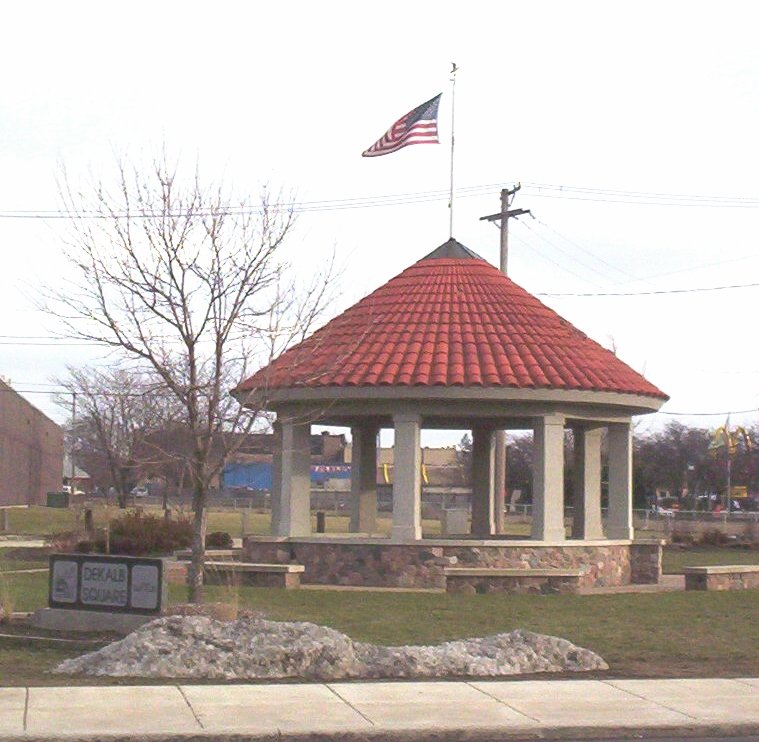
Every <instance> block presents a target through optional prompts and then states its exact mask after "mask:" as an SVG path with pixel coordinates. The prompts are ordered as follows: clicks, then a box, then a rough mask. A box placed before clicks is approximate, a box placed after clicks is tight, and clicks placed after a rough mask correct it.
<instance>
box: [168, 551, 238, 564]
mask: <svg viewBox="0 0 759 742" xmlns="http://www.w3.org/2000/svg"><path fill="white" fill-rule="evenodd" d="M205 553H206V559H217V560H224V559H228V560H229V561H233V560H238V559H241V558H242V549H206V552H205ZM174 556H175V557H176V558H177V559H178V560H179V561H187V560H189V559H191V558H192V551H191V550H190V549H181V550H180V551H175V552H174Z"/></svg>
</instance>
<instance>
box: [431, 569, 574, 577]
mask: <svg viewBox="0 0 759 742" xmlns="http://www.w3.org/2000/svg"><path fill="white" fill-rule="evenodd" d="M443 573H444V574H445V576H446V577H582V576H583V575H584V574H586V573H587V570H586V569H584V568H566V569H565V568H557V569H552V568H550V567H548V568H532V567H445V568H444V569H443Z"/></svg>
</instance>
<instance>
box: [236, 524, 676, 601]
mask: <svg viewBox="0 0 759 742" xmlns="http://www.w3.org/2000/svg"><path fill="white" fill-rule="evenodd" d="M662 544H663V542H662V541H660V540H646V541H629V540H619V541H607V540H604V541H581V542H580V541H578V542H576V543H573V542H572V541H563V542H556V543H548V542H536V541H530V540H511V539H508V540H507V539H492V540H474V539H439V538H437V539H424V541H415V542H408V543H398V542H395V541H390V540H389V539H385V538H357V537H355V536H353V537H337V536H310V537H289V538H287V537H281V538H275V537H267V536H248V537H246V539H245V542H244V556H245V558H246V559H247V560H248V561H251V562H256V563H271V564H288V563H297V564H302V565H303V566H304V567H305V571H304V572H303V574H302V576H301V582H302V583H304V584H315V585H349V586H357V587H361V586H363V587H396V588H397V587H401V588H441V589H444V588H445V586H446V585H445V574H444V569H445V568H446V567H454V566H458V567H480V568H493V569H496V568H501V569H505V568H525V569H552V568H553V569H577V568H581V569H584V570H586V571H585V573H584V574H583V575H582V576H581V577H580V587H581V588H586V587H611V586H620V585H628V584H631V583H633V584H655V583H657V582H658V581H659V578H660V576H661V557H662Z"/></svg>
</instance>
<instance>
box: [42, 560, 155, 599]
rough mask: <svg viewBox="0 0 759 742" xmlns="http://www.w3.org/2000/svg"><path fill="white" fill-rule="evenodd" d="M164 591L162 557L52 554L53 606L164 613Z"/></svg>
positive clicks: (51, 595)
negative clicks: (162, 611) (162, 609)
mask: <svg viewBox="0 0 759 742" xmlns="http://www.w3.org/2000/svg"><path fill="white" fill-rule="evenodd" d="M164 592H165V585H164V579H163V562H162V561H161V560H160V559H143V558H139V557H121V556H92V555H89V554H55V555H53V556H51V557H50V584H49V593H48V604H49V605H50V607H51V608H74V609H77V610H90V611H109V612H112V613H160V612H161V608H162V605H163V602H164Z"/></svg>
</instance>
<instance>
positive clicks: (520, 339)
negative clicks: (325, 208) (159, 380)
mask: <svg viewBox="0 0 759 742" xmlns="http://www.w3.org/2000/svg"><path fill="white" fill-rule="evenodd" d="M376 386H395V387H424V386H441V387H446V386H457V387H511V388H517V389H563V390H580V391H599V392H620V393H629V394H638V395H644V396H650V397H657V398H662V399H666V398H667V395H666V394H664V392H662V391H661V390H659V389H657V388H656V387H655V386H654V385H653V384H651V383H649V382H648V381H647V380H646V379H645V378H643V376H641V375H640V374H639V373H637V372H636V371H633V370H632V369H631V368H630V367H629V366H628V365H627V364H625V363H623V362H622V361H620V360H619V359H618V358H617V357H616V356H615V355H614V354H613V353H611V352H610V351H608V350H606V349H605V348H603V347H601V346H600V345H598V343H596V342H594V341H593V340H591V339H590V338H588V337H587V336H586V335H585V334H583V333H582V332H580V331H579V330H578V329H576V328H575V327H573V326H572V325H571V324H570V323H569V322H567V321H566V320H564V319H562V318H561V317H560V316H559V315H558V314H556V312H554V311H553V310H552V309H549V308H548V307H547V306H545V305H544V304H542V303H541V302H540V301H539V300H538V299H536V298H535V297H534V296H532V295H531V294H529V293H528V292H527V291H525V290H524V289H523V288H521V287H520V286H517V284H515V283H514V282H513V281H512V280H510V279H509V278H507V277H506V276H504V275H503V274H502V273H501V272H500V271H499V270H498V269H497V268H495V267H494V266H492V265H490V263H488V262H486V261H485V260H482V259H481V258H479V257H477V256H476V255H475V254H474V253H472V252H471V251H469V250H468V249H467V248H465V247H464V246H463V245H460V244H459V243H457V242H455V241H453V240H451V241H449V242H447V243H445V244H444V245H442V246H441V247H440V248H438V249H437V250H435V251H434V252H432V253H430V255H428V256H426V257H425V258H422V259H421V260H420V261H419V262H417V263H415V264H414V265H412V266H411V267H409V268H407V269H406V270H405V271H403V272H402V273H401V274H400V275H398V276H396V277H395V278H393V279H391V280H390V281H388V282H387V283H386V284H385V285H384V286H381V287H380V288H378V289H377V290H376V291H374V292H373V293H371V294H369V296H367V297H365V298H364V299H362V300H361V301H359V302H358V303H357V304H355V305H353V306H352V307H350V308H349V309H347V310H346V311H345V312H343V313H342V314H341V315H339V316H338V317H336V318H335V319H333V320H332V321H331V322H329V323H328V324H326V325H325V326H324V327H322V328H321V329H320V330H318V331H317V332H315V333H314V334H313V335H311V336H310V337H309V338H307V339H306V340H304V341H303V342H302V343H300V344H299V345H296V346H295V347H293V348H291V349H290V350H288V351H287V352H285V353H283V354H282V355H281V356H279V357H278V358H277V359H275V360H274V361H273V362H272V363H270V364H269V365H268V366H266V367H265V368H263V369H261V370H260V371H258V372H257V373H256V374H254V375H253V376H252V377H250V378H249V379H247V380H246V381H244V382H242V384H240V386H239V387H238V389H239V390H240V391H247V390H252V389H256V388H270V389H271V388H277V389H283V388H292V387H301V388H302V387H314V388H317V387H376Z"/></svg>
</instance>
